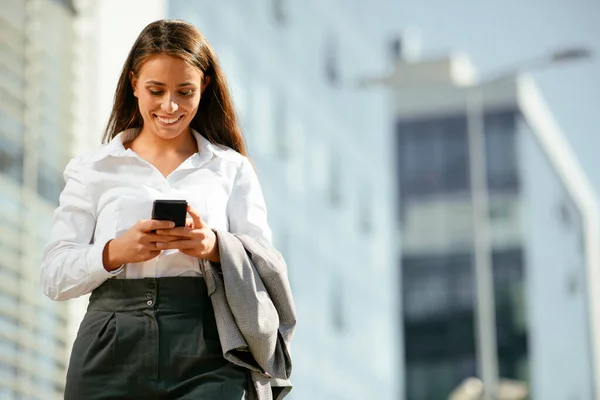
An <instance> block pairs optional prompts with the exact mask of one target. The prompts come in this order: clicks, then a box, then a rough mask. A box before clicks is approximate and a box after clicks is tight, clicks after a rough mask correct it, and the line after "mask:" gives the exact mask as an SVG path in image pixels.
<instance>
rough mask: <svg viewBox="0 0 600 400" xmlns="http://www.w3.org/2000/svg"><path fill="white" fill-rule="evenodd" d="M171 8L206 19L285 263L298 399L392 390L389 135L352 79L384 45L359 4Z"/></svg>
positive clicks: (376, 99)
mask: <svg viewBox="0 0 600 400" xmlns="http://www.w3.org/2000/svg"><path fill="white" fill-rule="evenodd" d="M340 12H342V13H344V18H339V17H340ZM353 13H355V14H353ZM346 14H348V15H346ZM169 16H170V17H174V18H182V19H185V20H188V21H190V22H192V23H194V24H195V25H196V26H198V27H199V29H200V30H201V31H202V32H203V33H205V34H206V36H207V37H208V40H209V41H210V42H211V44H212V45H213V46H214V48H215V50H216V53H217V55H218V56H219V59H220V61H221V63H222V66H223V68H224V70H225V72H226V74H227V78H228V80H229V84H230V88H231V91H232V94H233V97H234V101H235V103H236V106H237V108H238V111H239V114H240V117H241V123H242V129H243V131H244V134H245V136H246V138H247V142H248V147H249V152H250V156H251V158H252V160H253V162H254V163H255V165H256V167H257V171H258V175H259V178H260V180H261V184H262V186H263V190H264V192H265V197H266V201H267V206H268V209H269V221H270V224H271V226H272V228H273V234H274V240H275V244H276V246H277V247H278V248H279V249H280V250H281V251H282V253H283V254H284V256H285V258H286V261H287V263H288V267H289V272H290V281H291V284H292V290H293V292H294V297H295V301H296V307H297V312H298V328H297V331H296V336H295V339H294V342H293V348H292V356H293V359H294V367H293V376H292V382H293V384H294V386H295V388H294V390H293V391H292V393H291V395H290V399H315V400H317V399H337V398H340V399H341V398H343V399H397V398H398V392H399V391H400V386H401V379H399V375H400V374H399V373H398V371H399V358H400V356H401V353H400V350H399V343H398V336H397V332H398V328H399V321H398V314H399V313H398V311H397V310H398V302H397V293H398V288H397V282H398V280H397V277H396V269H397V265H396V254H397V252H396V250H395V248H396V238H395V237H394V236H393V235H394V234H395V230H394V225H395V221H394V219H393V218H390V215H393V213H394V208H393V201H394V197H393V196H394V193H395V189H394V184H393V173H394V169H393V168H392V162H391V161H392V152H393V147H392V146H391V145H390V143H388V141H389V136H388V135H387V133H388V132H387V131H386V128H387V125H386V120H385V109H386V108H385V103H384V100H385V99H384V96H383V93H381V92H369V93H367V92H358V91H357V90H356V89H355V87H356V86H355V83H354V82H350V81H349V79H353V78H354V77H358V76H359V75H360V74H362V73H364V70H359V69H358V68H359V67H365V66H367V67H368V63H369V61H365V62H362V61H363V60H368V59H369V58H372V59H373V60H376V59H378V57H380V55H379V54H377V53H376V52H375V50H373V46H372V43H370V42H369V41H368V39H367V38H364V37H357V36H358V35H357V33H356V31H355V26H356V25H355V24H354V23H353V22H352V21H353V19H352V18H354V21H357V20H358V19H359V18H360V15H359V14H358V10H353V7H352V6H344V7H340V4H333V3H329V2H321V3H317V2H282V1H263V2H240V1H233V0H230V1H219V2H212V1H181V0H180V1H170V2H169ZM346 17H348V18H346ZM379 59H380V60H381V61H382V62H383V57H381V58H379ZM371 63H372V64H373V63H375V61H371ZM377 69H382V66H381V65H378V64H374V66H373V70H377Z"/></svg>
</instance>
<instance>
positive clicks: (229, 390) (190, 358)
mask: <svg viewBox="0 0 600 400" xmlns="http://www.w3.org/2000/svg"><path fill="white" fill-rule="evenodd" d="M249 384H250V380H249V374H248V373H247V371H246V370H245V369H244V368H242V367H238V366H235V365H234V364H232V363H230V362H229V361H227V360H225V359H224V358H223V354H222V350H221V345H220V342H219V337H218V333H217V327H216V323H215V316H214V312H213V308H212V305H211V302H210V298H209V297H208V294H207V291H206V285H205V283H204V279H202V278H191V277H175V278H156V279H149V278H146V279H109V280H107V281H106V282H105V283H104V284H102V285H101V286H100V287H98V288H97V289H96V290H94V291H93V292H92V295H91V297H90V303H89V306H88V309H87V313H86V314H85V317H84V318H83V321H82V322H81V326H80V327H79V332H78V333H77V338H76V340H75V343H74V344H73V351H72V354H71V360H70V363H69V369H68V372H67V383H66V388H65V399H66V400H96V399H102V400H109V399H111V400H113V399H144V400H146V399H148V400H151V399H194V400H195V399H202V400H240V399H242V398H243V397H244V394H245V391H246V390H247V389H248V388H249V387H250V386H249Z"/></svg>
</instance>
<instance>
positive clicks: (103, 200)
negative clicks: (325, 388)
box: [42, 20, 271, 400]
mask: <svg viewBox="0 0 600 400" xmlns="http://www.w3.org/2000/svg"><path fill="white" fill-rule="evenodd" d="M104 141H105V142H106V143H105V144H104V145H103V146H101V147H99V148H97V149H95V150H94V151H92V152H90V153H88V154H85V155H83V156H80V157H77V158H74V159H73V160H71V162H70V163H69V164H68V165H67V167H66V169H65V179H66V185H65V188H64V190H63V192H62V194H61V197H60V205H59V207H58V208H57V210H56V212H55V216H54V221H53V226H52V231H51V241H50V243H49V244H48V246H47V247H46V249H45V252H44V260H43V265H42V282H43V286H44V292H45V293H46V295H47V296H49V297H50V298H52V299H54V300H66V299H70V298H74V297H78V296H81V295H84V294H87V293H90V292H91V293H92V295H91V297H90V304H89V307H88V311H87V313H86V315H85V317H84V319H83V321H82V323H81V326H80V329H79V332H78V334H77V338H76V340H75V343H74V345H73V351H72V355H71V360H70V363H69V370H68V373H67V382H66V389H65V399H67V400H68V399H85V400H90V399H116V398H119V399H122V398H143V399H150V398H188V399H219V400H227V399H241V398H243V396H244V393H245V391H246V390H247V389H248V384H249V383H248V372H247V370H246V369H245V368H243V367H240V366H237V365H234V364H233V363H231V362H229V361H227V360H225V359H224V357H223V354H222V349H221V345H220V343H219V336H218V333H217V329H216V322H215V316H214V311H213V308H212V306H211V302H210V300H209V296H208V293H207V289H206V284H205V282H204V279H203V278H202V272H201V271H202V270H201V269H200V267H199V264H200V262H203V261H202V260H208V261H211V262H213V263H218V262H219V260H220V253H219V246H218V241H217V234H216V232H218V231H228V232H232V233H240V234H245V235H249V236H252V237H255V238H258V239H261V240H265V241H266V242H268V243H270V241H271V231H270V229H269V226H268V224H267V213H266V209H265V202H264V199H263V195H262V192H261V188H260V185H259V182H258V180H257V176H256V174H255V172H254V169H253V167H252V165H251V164H250V162H249V161H248V159H247V158H246V150H245V147H244V141H243V137H242V134H241V132H240V129H239V126H238V124H237V120H236V115H235V111H234V108H233V105H232V102H231V99H230V97H229V93H228V89H227V85H226V82H225V77H224V75H223V72H222V71H221V68H220V67H219V64H218V62H217V58H216V56H215V54H214V51H213V49H212V48H211V47H210V45H209V43H208V42H207V40H206V39H205V38H204V37H203V35H202V34H201V33H200V32H199V31H198V30H197V29H196V28H195V27H194V26H192V25H190V24H188V23H185V22H182V21H174V20H161V21H157V22H154V23H151V24H150V25H148V26H147V27H146V28H145V29H144V30H143V31H142V32H141V34H140V36H139V37H138V39H137V40H136V42H135V44H134V45H133V48H132V49H131V51H130V53H129V56H128V57H127V60H126V61H125V65H124V67H123V71H122V73H121V77H120V79H119V82H118V85H117V90H116V94H115V101H114V107H113V110H112V114H111V116H110V119H109V123H108V126H107V129H106V133H105V137H104ZM156 199H181V200H187V202H188V213H189V215H190V216H191V218H190V219H188V223H187V226H185V227H177V228H176V227H174V224H173V223H172V222H170V221H158V220H152V219H151V210H152V204H153V201H154V200H156Z"/></svg>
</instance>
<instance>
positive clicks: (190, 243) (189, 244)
mask: <svg viewBox="0 0 600 400" xmlns="http://www.w3.org/2000/svg"><path fill="white" fill-rule="evenodd" d="M196 244H197V242H196V241H194V240H189V239H184V240H174V241H172V242H157V243H156V248H157V249H161V250H169V249H178V250H182V249H191V248H193V247H194V246H195V245H196Z"/></svg>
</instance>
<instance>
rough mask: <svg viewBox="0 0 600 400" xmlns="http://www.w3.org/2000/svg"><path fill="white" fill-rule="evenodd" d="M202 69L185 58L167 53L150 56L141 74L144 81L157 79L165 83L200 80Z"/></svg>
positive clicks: (142, 67)
mask: <svg viewBox="0 0 600 400" xmlns="http://www.w3.org/2000/svg"><path fill="white" fill-rule="evenodd" d="M202 75H203V74H202V71H201V70H200V69H199V68H197V67H194V66H192V65H190V64H188V63H187V62H186V61H185V60H182V59H181V58H178V57H173V56H170V55H167V54H157V55H153V56H150V57H149V58H148V59H147V60H146V61H145V62H144V63H143V64H142V66H141V68H140V72H139V76H140V79H142V80H143V81H147V80H150V81H155V82H160V83H165V84H177V85H178V84H182V83H185V82H196V83H197V82H199V81H200V79H201V78H202Z"/></svg>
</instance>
